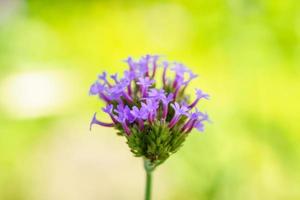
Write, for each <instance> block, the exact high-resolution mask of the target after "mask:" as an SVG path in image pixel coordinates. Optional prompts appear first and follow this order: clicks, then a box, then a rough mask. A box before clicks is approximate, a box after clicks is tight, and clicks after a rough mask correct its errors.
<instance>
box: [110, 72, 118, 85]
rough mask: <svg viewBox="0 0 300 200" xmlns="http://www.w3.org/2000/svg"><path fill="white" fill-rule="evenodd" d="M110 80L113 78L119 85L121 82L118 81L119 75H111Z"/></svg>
mask: <svg viewBox="0 0 300 200" xmlns="http://www.w3.org/2000/svg"><path fill="white" fill-rule="evenodd" d="M110 78H111V79H112V80H114V81H115V83H116V84H117V83H119V81H118V74H117V73H116V74H113V75H111V76H110Z"/></svg>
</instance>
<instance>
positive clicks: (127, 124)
mask: <svg viewBox="0 0 300 200" xmlns="http://www.w3.org/2000/svg"><path fill="white" fill-rule="evenodd" d="M160 59H161V57H160V56H157V55H145V56H143V57H141V58H140V59H137V60H135V59H133V58H132V57H128V58H127V59H126V60H125V63H127V65H128V66H129V70H127V71H125V72H124V73H123V77H120V78H119V77H118V74H114V75H110V76H108V74H107V73H106V72H103V73H102V74H100V75H99V76H98V79H97V80H96V82H94V83H93V84H92V86H91V87H90V91H89V93H90V95H97V96H99V97H100V98H101V99H102V100H104V101H105V103H106V106H105V107H104V108H103V109H102V111H103V112H104V113H106V114H108V115H109V116H110V118H111V120H112V121H111V122H101V121H99V120H98V119H97V118H96V114H95V115H94V116H93V118H92V121H91V124H90V125H91V127H92V126H93V125H95V124H97V125H101V126H105V127H115V129H117V130H118V133H119V134H120V135H122V136H125V137H126V139H127V143H128V145H129V147H130V149H131V151H132V152H133V153H134V154H135V155H136V156H143V157H145V158H147V159H149V160H150V161H151V163H153V164H155V163H159V162H163V161H164V160H166V159H167V158H168V157H169V156H170V155H171V154H172V153H174V152H176V151H177V150H178V149H179V148H180V146H181V144H182V142H183V141H184V138H185V137H187V136H188V135H189V133H190V132H191V131H192V130H193V129H197V130H199V131H203V130H204V125H205V122H207V121H209V118H208V115H207V114H206V113H202V112H200V111H199V110H198V109H197V108H196V109H195V110H194V108H195V107H196V106H197V104H198V102H199V101H200V100H201V99H209V95H208V94H206V93H204V92H202V90H200V89H197V90H196V99H195V100H194V101H193V102H190V101H189V98H188V95H186V94H185V93H186V88H187V86H188V85H189V83H190V82H191V81H192V80H194V79H195V78H196V77H197V75H196V74H194V73H193V72H192V71H191V70H190V69H188V68H187V67H186V66H185V65H183V64H181V63H177V62H168V61H162V62H159V60H160ZM159 67H161V68H159ZM160 69H162V73H161V74H162V76H161V77H160V78H159V79H158V78H157V74H159V73H158V72H157V71H158V70H160ZM169 71H173V72H175V77H174V78H173V79H172V77H168V75H169ZM107 77H110V78H111V80H108V78H107ZM159 80H161V82H162V84H159V82H158V81H159ZM156 83H157V84H156ZM156 85H162V87H160V88H157V87H156ZM193 110H194V111H193Z"/></svg>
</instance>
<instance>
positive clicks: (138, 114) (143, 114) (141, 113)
mask: <svg viewBox="0 0 300 200" xmlns="http://www.w3.org/2000/svg"><path fill="white" fill-rule="evenodd" d="M131 114H132V115H133V116H134V117H135V118H137V119H142V120H146V119H148V116H149V112H148V110H147V109H146V108H145V107H141V108H140V109H139V108H138V107H136V106H134V107H133V108H132V111H131Z"/></svg>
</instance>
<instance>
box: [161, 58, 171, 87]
mask: <svg viewBox="0 0 300 200" xmlns="http://www.w3.org/2000/svg"><path fill="white" fill-rule="evenodd" d="M163 67H164V71H163V78H162V81H163V85H164V87H166V86H167V77H166V76H167V69H168V67H169V63H168V62H167V61H164V62H163Z"/></svg>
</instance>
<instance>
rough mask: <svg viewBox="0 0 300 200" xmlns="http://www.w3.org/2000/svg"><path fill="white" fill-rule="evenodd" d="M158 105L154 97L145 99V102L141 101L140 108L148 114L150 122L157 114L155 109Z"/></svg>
mask: <svg viewBox="0 0 300 200" xmlns="http://www.w3.org/2000/svg"><path fill="white" fill-rule="evenodd" d="M158 107H159V103H158V102H157V101H156V100H155V99H150V98H148V99H146V103H142V109H145V110H146V111H147V112H148V113H149V115H148V120H149V122H150V124H152V123H153V122H154V119H155V117H156V116H157V109H158Z"/></svg>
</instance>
